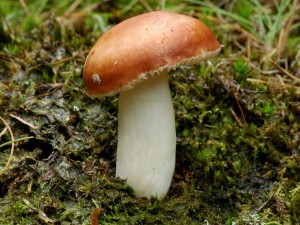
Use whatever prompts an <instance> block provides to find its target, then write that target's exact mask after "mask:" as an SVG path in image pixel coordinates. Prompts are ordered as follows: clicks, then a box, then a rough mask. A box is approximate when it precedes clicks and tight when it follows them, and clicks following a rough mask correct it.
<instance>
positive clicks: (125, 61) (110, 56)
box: [84, 11, 221, 199]
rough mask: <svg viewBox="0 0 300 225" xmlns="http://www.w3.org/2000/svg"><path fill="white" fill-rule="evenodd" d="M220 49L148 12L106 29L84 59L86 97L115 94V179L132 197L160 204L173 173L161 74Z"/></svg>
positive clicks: (197, 31)
mask: <svg viewBox="0 0 300 225" xmlns="http://www.w3.org/2000/svg"><path fill="white" fill-rule="evenodd" d="M220 50H221V46H220V44H219V42H218V41H217V39H216V38H215V37H214V35H213V34H212V32H211V31H210V30H209V28H208V27H207V26H206V25H205V24H203V23H202V22H200V21H199V20H197V19H195V18H192V17H189V16H185V15H181V14H176V13H171V12H163V11H154V12H150V13H145V14H142V15H139V16H136V17H133V18H130V19H128V20H125V21H123V22H121V23H120V24H118V25H116V26H115V27H113V28H111V29H110V30H109V31H107V32H106V33H105V34H104V35H102V36H101V37H100V38H99V39H98V41H97V42H96V44H95V45H94V46H93V48H92V49H91V51H90V53H89V54H88V56H87V59H86V62H85V66H84V81H85V86H86V92H87V94H88V95H89V96H90V97H96V98H99V97H102V96H107V95H113V94H116V93H120V96H119V103H118V104H119V105H118V107H119V113H118V146H117V165H116V176H117V177H120V178H122V179H126V182H127V183H128V184H129V185H130V186H131V187H132V188H133V190H134V193H135V195H136V196H137V197H146V198H150V197H152V196H153V197H157V198H158V199H163V198H164V197H165V195H166V194H167V192H168V189H169V187H170V184H171V180H172V177H173V173H174V168H175V155H176V131H175V118H174V110H173V105H172V99H171V94H170V89H169V85H168V77H167V73H168V72H169V71H170V70H174V69H176V68H177V67H179V66H181V65H192V64H196V63H199V62H200V61H201V60H205V59H207V58H210V57H213V56H215V55H217V54H218V53H219V52H220Z"/></svg>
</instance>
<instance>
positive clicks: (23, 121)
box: [9, 114, 37, 129]
mask: <svg viewBox="0 0 300 225" xmlns="http://www.w3.org/2000/svg"><path fill="white" fill-rule="evenodd" d="M9 115H10V116H11V117H13V118H15V119H17V120H19V121H20V122H21V123H23V124H25V125H27V126H29V127H31V128H32V129H36V128H37V127H36V126H34V125H32V124H31V123H29V122H27V121H25V120H23V119H22V118H20V117H18V116H15V115H13V114H9Z"/></svg>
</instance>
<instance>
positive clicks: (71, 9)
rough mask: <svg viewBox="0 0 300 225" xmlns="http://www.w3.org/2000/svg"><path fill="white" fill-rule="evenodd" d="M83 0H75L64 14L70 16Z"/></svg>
mask: <svg viewBox="0 0 300 225" xmlns="http://www.w3.org/2000/svg"><path fill="white" fill-rule="evenodd" d="M82 2H83V0H77V1H74V2H73V4H72V5H70V7H69V8H68V9H67V10H66V11H65V12H64V16H65V17H68V16H69V15H70V14H71V13H72V12H73V11H74V10H75V9H76V8H77V7H78V6H79V5H80V4H81V3H82Z"/></svg>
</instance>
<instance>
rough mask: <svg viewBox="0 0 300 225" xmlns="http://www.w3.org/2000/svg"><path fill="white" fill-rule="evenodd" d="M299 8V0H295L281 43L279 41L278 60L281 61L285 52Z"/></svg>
mask: <svg viewBox="0 0 300 225" xmlns="http://www.w3.org/2000/svg"><path fill="white" fill-rule="evenodd" d="M297 8H298V0H294V1H293V3H292V6H291V11H290V15H289V17H288V19H287V22H286V23H285V24H286V25H285V26H283V27H282V29H281V31H280V36H279V41H278V44H277V48H276V50H277V58H278V60H280V57H281V53H282V52H283V51H284V50H285V47H286V42H287V40H288V37H289V35H290V31H291V26H292V24H293V21H294V19H295V13H296V11H297Z"/></svg>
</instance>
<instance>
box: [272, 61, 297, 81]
mask: <svg viewBox="0 0 300 225" xmlns="http://www.w3.org/2000/svg"><path fill="white" fill-rule="evenodd" d="M271 63H272V65H273V66H275V67H276V69H278V70H279V71H280V72H282V73H284V74H285V75H287V76H289V77H290V78H292V79H293V80H295V81H296V83H299V82H300V79H299V78H298V77H296V76H294V75H293V74H291V73H290V72H288V71H287V70H285V69H283V68H282V67H281V66H279V65H277V64H276V63H275V62H273V61H271Z"/></svg>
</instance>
